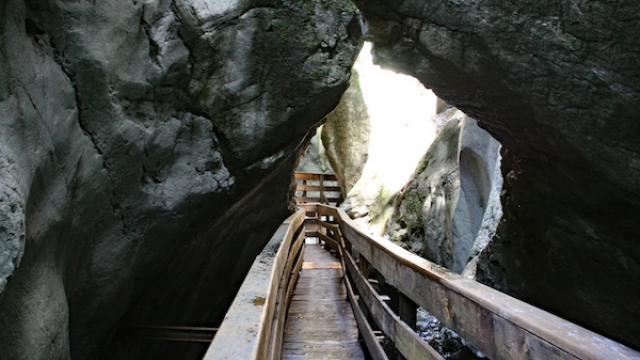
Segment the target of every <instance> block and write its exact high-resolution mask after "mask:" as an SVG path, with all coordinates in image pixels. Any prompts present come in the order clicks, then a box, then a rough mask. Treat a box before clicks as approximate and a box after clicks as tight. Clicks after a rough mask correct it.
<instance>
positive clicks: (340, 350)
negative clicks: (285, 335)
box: [282, 341, 362, 360]
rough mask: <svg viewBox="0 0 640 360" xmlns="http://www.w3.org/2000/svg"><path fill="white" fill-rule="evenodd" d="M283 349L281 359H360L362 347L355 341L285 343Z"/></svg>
mask: <svg viewBox="0 0 640 360" xmlns="http://www.w3.org/2000/svg"><path fill="white" fill-rule="evenodd" d="M283 351H284V353H285V355H284V356H283V357H282V359H283V360H288V359H292V360H293V359H314V360H325V359H326V360H335V359H345V360H347V359H361V354H362V348H361V347H360V344H359V343H358V342H357V341H352V342H348V343H339V344H326V343H320V344H314V343H286V344H285V345H284V346H283Z"/></svg>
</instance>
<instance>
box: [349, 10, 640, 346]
mask: <svg viewBox="0 0 640 360" xmlns="http://www.w3.org/2000/svg"><path fill="white" fill-rule="evenodd" d="M356 4H357V5H358V6H359V7H360V9H361V11H362V12H363V16H364V18H365V22H366V25H367V28H368V35H367V36H368V38H369V39H370V40H371V41H373V43H374V50H373V52H374V60H375V61H376V62H377V63H379V64H382V65H385V66H387V67H390V68H393V69H395V70H397V71H400V72H404V73H407V74H411V75H413V76H415V77H416V78H418V79H419V80H420V81H421V82H422V83H423V84H425V86H426V87H428V88H431V89H433V90H434V92H435V93H436V94H437V95H438V96H439V97H441V98H442V99H444V100H445V101H446V102H447V103H449V104H451V105H454V106H456V107H458V108H460V109H461V110H463V111H464V112H465V113H467V114H468V115H470V116H472V117H473V118H475V119H477V120H478V123H479V125H480V127H482V128H484V129H486V130H487V131H488V132H489V133H490V134H491V135H493V137H495V138H496V139H497V140H498V141H500V143H501V144H502V145H503V150H502V157H503V163H502V166H503V175H504V177H505V186H504V193H503V195H502V204H503V210H504V212H505V215H504V218H503V221H502V223H501V225H500V228H499V230H498V236H497V237H496V238H494V240H493V241H492V243H491V244H490V245H489V247H488V248H487V249H485V251H484V252H483V254H482V255H481V259H480V269H479V272H478V277H479V279H480V280H481V281H483V282H485V283H487V284H490V285H492V286H494V287H496V288H498V289H500V290H502V291H505V292H507V293H510V294H513V295H515V296H517V297H519V298H522V299H525V300H527V301H529V302H531V303H533V304H535V305H538V306H541V307H543V308H545V309H548V310H550V311H552V312H554V313H557V314H559V315H561V316H563V317H566V318H568V319H570V320H573V321H574V322H577V323H579V324H581V325H583V326H586V327H588V328H591V329H594V330H596V331H597V332H600V333H603V334H605V335H608V336H610V337H612V338H614V339H617V340H618V341H621V342H623V343H626V344H629V345H631V346H633V347H636V348H639V347H640V339H639V338H638V336H637V334H638V333H640V327H639V326H640V307H639V306H638V305H637V299H636V296H635V294H639V293H640V282H639V281H638V279H640V242H639V241H638V239H640V228H639V227H638V224H639V223H640V186H638V181H637V179H639V178H640V69H639V68H638V67H637V64H639V63H640V52H638V51H637V49H639V48H640V38H639V37H638V36H637V34H638V32H639V31H640V20H639V19H640V18H639V17H638V16H639V15H638V14H640V3H638V2H605V1H587V0H577V1H562V0H546V1H539V0H535V1H533V0H526V1H518V2H510V1H497V2H496V1H492V0H479V1H444V0H433V1H414V0H393V1H382V0H378V1H363V0H360V1H356Z"/></svg>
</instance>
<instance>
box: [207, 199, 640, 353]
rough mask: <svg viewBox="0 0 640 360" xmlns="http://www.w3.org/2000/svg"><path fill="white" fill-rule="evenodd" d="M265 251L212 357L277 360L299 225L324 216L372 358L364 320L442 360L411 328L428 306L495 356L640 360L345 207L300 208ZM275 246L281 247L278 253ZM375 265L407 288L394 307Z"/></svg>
mask: <svg viewBox="0 0 640 360" xmlns="http://www.w3.org/2000/svg"><path fill="white" fill-rule="evenodd" d="M298 206H299V207H301V208H303V209H304V210H302V209H301V210H299V211H298V212H296V213H295V214H294V215H292V216H291V217H289V218H288V219H287V220H286V221H285V222H284V223H283V224H282V225H281V226H280V228H279V229H278V231H277V232H276V233H275V234H274V236H273V237H272V239H271V241H270V243H269V244H268V245H267V247H266V248H265V250H264V251H263V252H262V253H261V254H260V255H259V256H258V258H257V259H256V261H255V262H254V265H253V267H252V268H251V270H250V272H249V275H248V276H247V278H246V279H245V281H244V283H243V284H242V287H241V289H240V291H239V293H238V295H237V297H236V299H235V300H234V302H233V304H232V305H231V308H230V309H229V311H228V313H227V315H226V317H225V320H224V321H223V323H222V325H221V326H220V329H219V331H218V333H217V335H216V337H215V338H214V341H213V342H212V344H211V345H210V347H209V349H208V351H207V354H206V355H205V358H204V359H205V360H213V359H279V358H280V348H281V343H282V332H283V331H282V330H283V325H284V322H285V316H286V311H287V308H288V304H289V300H290V297H291V292H292V289H293V287H294V284H295V282H296V280H297V276H298V274H299V271H300V268H301V265H302V256H300V254H301V253H302V251H303V249H304V231H303V230H302V229H303V226H302V224H303V223H304V221H305V213H306V215H307V216H309V215H312V216H315V217H317V221H316V222H315V223H316V224H317V226H318V231H317V234H318V235H317V237H318V238H319V239H320V240H321V241H323V242H324V243H325V244H326V245H327V246H328V247H331V248H333V249H335V250H336V253H337V255H338V257H339V258H340V261H341V263H342V266H343V269H345V274H346V275H345V276H344V281H345V285H346V288H347V295H348V298H349V300H350V301H351V305H352V308H353V310H354V314H355V317H356V322H357V323H358V327H359V330H360V334H361V336H362V338H363V340H364V342H365V344H366V347H367V350H368V352H369V354H370V355H371V358H373V359H376V360H377V359H387V355H386V354H385V352H384V351H383V349H382V347H381V346H380V343H379V338H378V337H377V336H376V335H377V334H376V333H374V331H373V330H372V329H371V327H370V325H369V322H368V321H367V318H369V319H373V321H374V323H375V324H376V325H377V327H378V328H379V329H380V330H381V331H382V332H384V334H385V336H386V337H387V338H388V339H390V340H391V341H392V342H393V343H394V344H395V347H396V349H397V351H398V353H399V355H400V357H401V358H406V359H442V357H441V356H440V355H439V354H438V353H437V352H436V351H435V350H434V349H433V348H431V347H430V346H429V344H428V343H427V342H426V341H424V340H422V339H421V338H420V337H419V336H418V334H417V333H416V332H415V331H414V329H415V323H416V309H417V307H418V306H420V307H422V308H424V309H425V310H427V311H428V312H430V313H431V314H433V315H434V316H435V317H437V318H438V319H439V320H440V321H442V322H443V323H444V325H445V326H447V327H449V328H450V329H452V330H453V331H455V332H457V333H458V334H460V336H461V337H463V338H464V339H465V341H466V342H468V343H470V344H471V345H473V346H474V347H476V348H477V349H479V350H480V351H482V353H483V354H484V355H486V356H487V357H488V358H490V359H541V360H547V359H602V360H610V359H640V352H637V351H635V350H633V349H630V348H628V347H626V346H624V345H621V344H619V343H616V342H614V341H612V340H610V339H608V338H606V337H603V336H601V335H598V334H596V333H594V332H592V331H589V330H587V329H584V328H582V327H579V326H577V325H575V324H573V323H571V322H569V321H566V320H564V319H562V318H559V317H557V316H555V315H552V314H549V313H547V312H544V311H542V310H540V309H538V308H536V307H534V306H531V305H529V304H527V303H525V302H522V301H520V300H517V299H514V298H512V297H510V296H508V295H505V294H503V293H501V292H499V291H497V290H495V289H492V288H490V287H487V286H485V285H482V284H480V283H478V282H475V281H473V280H469V279H466V278H463V277H462V276H460V275H458V274H456V273H453V272H451V271H449V270H448V269H446V268H443V267H440V266H438V265H436V264H434V263H432V262H429V261H427V260H425V259H423V258H421V257H419V256H417V255H415V254H412V253H410V252H408V251H406V250H404V249H402V248H400V247H399V246H397V245H395V244H393V243H392V242H390V241H388V240H385V239H383V238H380V237H376V236H371V235H367V234H365V233H364V232H363V231H362V230H360V229H359V227H358V226H357V225H356V224H355V222H354V221H353V220H351V219H350V218H349V217H348V216H347V215H346V214H345V213H344V211H342V210H340V209H338V208H335V207H331V206H326V205H322V204H299V205H298ZM276 249H277V252H276ZM370 271H377V272H378V273H379V274H381V275H382V276H383V277H384V278H385V279H386V281H387V282H389V283H390V284H391V285H393V286H394V287H395V288H396V289H397V291H398V293H399V294H400V296H399V298H398V300H397V304H396V305H397V306H395V308H396V311H392V310H391V307H390V306H389V305H388V304H387V303H386V301H385V299H384V298H383V297H382V296H381V295H380V294H378V293H377V292H376V291H375V290H374V288H373V287H372V286H371V284H370V279H369V272H370Z"/></svg>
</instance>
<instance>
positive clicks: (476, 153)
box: [385, 108, 502, 273]
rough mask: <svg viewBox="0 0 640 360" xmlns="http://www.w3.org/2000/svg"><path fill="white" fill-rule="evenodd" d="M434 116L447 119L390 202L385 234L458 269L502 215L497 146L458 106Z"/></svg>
mask: <svg viewBox="0 0 640 360" xmlns="http://www.w3.org/2000/svg"><path fill="white" fill-rule="evenodd" d="M438 116H439V117H446V118H447V119H448V120H446V123H445V124H444V126H443V128H442V129H441V130H440V133H439V134H438V136H437V137H436V139H435V140H434V141H433V144H432V145H431V147H429V150H427V153H426V154H425V155H424V157H423V158H422V160H421V162H420V163H419V165H418V167H417V169H416V171H415V173H414V174H413V176H412V177H411V180H410V181H409V182H408V183H407V185H405V187H404V188H403V189H402V191H401V192H400V193H398V194H395V195H394V196H393V197H392V199H391V200H390V202H391V203H392V204H393V208H394V211H393V215H392V216H391V218H390V219H389V221H388V226H387V229H386V232H385V235H386V236H388V237H389V238H391V239H392V240H394V241H397V242H400V244H401V245H402V246H404V247H405V248H407V249H408V250H410V251H412V252H415V253H417V254H419V255H420V256H422V257H424V258H426V259H429V260H431V261H433V262H435V263H437V264H439V265H442V266H445V267H447V268H449V269H451V270H453V271H456V272H458V273H462V272H463V271H464V270H465V268H466V267H467V265H468V263H469V262H470V261H471V260H472V259H474V258H475V257H476V256H478V254H479V253H480V251H482V250H483V249H484V247H485V246H486V245H487V243H488V242H489V241H490V239H491V237H492V235H493V233H495V229H496V226H497V224H498V220H499V219H500V216H501V215H502V214H501V211H500V205H499V193H500V190H501V188H502V176H501V174H500V161H499V154H498V152H499V149H500V144H499V143H498V142H497V141H496V140H495V139H493V138H492V137H491V136H490V135H489V134H488V133H487V132H486V131H484V130H482V129H480V128H478V125H477V124H476V121H475V120H474V119H472V118H469V117H467V116H466V115H464V113H462V112H461V111H460V110H458V109H455V108H450V109H448V110H446V111H445V112H444V113H441V114H438ZM470 271H471V272H473V269H471V270H470Z"/></svg>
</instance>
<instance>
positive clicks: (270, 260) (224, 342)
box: [204, 210, 304, 360]
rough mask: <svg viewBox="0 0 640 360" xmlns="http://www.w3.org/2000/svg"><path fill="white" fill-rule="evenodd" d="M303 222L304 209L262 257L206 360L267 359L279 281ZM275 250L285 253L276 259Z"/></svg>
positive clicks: (278, 233) (277, 234)
mask: <svg viewBox="0 0 640 360" xmlns="http://www.w3.org/2000/svg"><path fill="white" fill-rule="evenodd" d="M303 222H304V210H299V211H297V212H296V213H295V214H293V215H291V216H290V217H289V218H288V219H287V220H285V221H284V222H283V223H282V225H280V227H279V228H278V229H277V230H276V232H275V233H274V235H273V236H272V237H271V240H270V241H269V243H268V244H267V246H266V247H265V250H263V251H262V252H261V253H260V254H259V255H258V257H257V258H256V261H254V263H253V265H252V267H251V269H250V270H249V273H248V274H247V277H246V278H245V280H244V282H243V283H242V285H241V287H240V290H239V291H238V295H237V296H236V298H235V299H234V301H233V303H232V304H231V307H230V308H229V310H228V311H227V314H226V316H225V320H224V321H223V322H222V324H221V325H220V329H219V330H218V333H217V334H216V337H215V338H214V339H213V342H212V343H211V345H210V346H209V348H208V349H207V352H206V354H205V357H204V359H205V360H213V359H257V358H265V357H266V356H267V353H268V347H269V344H270V336H271V330H272V325H273V314H274V310H275V302H276V296H277V290H278V286H279V279H280V278H281V276H282V269H283V268H284V266H285V262H286V257H287V253H288V252H289V248H290V246H291V240H292V238H293V235H294V233H295V232H296V230H297V229H299V228H300V227H301V226H302V223H303ZM273 249H280V250H282V254H281V251H278V253H277V254H275V256H274V254H273ZM285 249H286V250H285ZM229 344H234V346H229Z"/></svg>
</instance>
